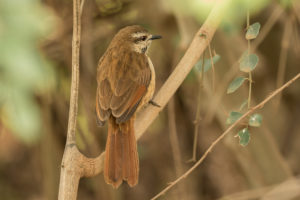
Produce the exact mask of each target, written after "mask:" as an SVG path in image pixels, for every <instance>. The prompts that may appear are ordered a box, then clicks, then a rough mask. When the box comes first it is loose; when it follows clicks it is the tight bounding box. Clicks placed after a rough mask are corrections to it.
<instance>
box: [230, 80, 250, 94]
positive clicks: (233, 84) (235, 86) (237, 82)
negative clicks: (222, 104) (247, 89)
mask: <svg viewBox="0 0 300 200" xmlns="http://www.w3.org/2000/svg"><path fill="white" fill-rule="evenodd" d="M245 79H246V78H245V77H241V76H240V77H237V78H235V79H234V80H233V81H232V82H231V83H230V84H229V86H228V88H227V94H230V93H233V92H235V91H236V90H237V89H239V87H241V85H242V84H243V83H244V81H245Z"/></svg>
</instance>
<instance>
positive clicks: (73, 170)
mask: <svg viewBox="0 0 300 200" xmlns="http://www.w3.org/2000/svg"><path fill="white" fill-rule="evenodd" d="M80 7H83V4H82V6H80V0H73V39H72V82H71V94H70V110H69V122H68V132H67V141H66V146H65V151H64V155H63V160H62V164H61V174H60V184H59V194H58V199H60V200H63V199H68V200H69V199H70V200H72V199H76V197H77V189H78V184H79V179H80V173H78V171H79V168H78V165H76V164H77V162H78V161H79V159H78V158H80V157H81V156H80V155H81V153H80V152H79V151H78V149H77V147H76V138H75V133H76V121H77V111H78V87H79V49H80V32H81V11H80Z"/></svg>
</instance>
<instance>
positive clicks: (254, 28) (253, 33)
mask: <svg viewBox="0 0 300 200" xmlns="http://www.w3.org/2000/svg"><path fill="white" fill-rule="evenodd" d="M259 29H260V23H258V22H256V23H254V24H252V25H250V26H249V28H248V30H247V32H246V39H247V40H252V39H255V38H256V37H257V35H258V33H259Z"/></svg>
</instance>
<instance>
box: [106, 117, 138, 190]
mask: <svg viewBox="0 0 300 200" xmlns="http://www.w3.org/2000/svg"><path fill="white" fill-rule="evenodd" d="M133 125H134V117H131V119H129V120H128V121H126V122H125V123H122V124H117V123H116V119H115V118H113V117H110V119H109V123H108V136H107V141H106V148H105V150H106V153H105V161H104V179H105V182H106V183H108V184H111V185H112V186H113V187H114V188H118V187H119V186H120V184H121V183H122V181H123V180H125V181H127V183H128V185H129V186H130V187H133V186H135V185H136V184H137V183H138V175H139V159H138V153H137V147H136V140H135V135H134V126H133Z"/></svg>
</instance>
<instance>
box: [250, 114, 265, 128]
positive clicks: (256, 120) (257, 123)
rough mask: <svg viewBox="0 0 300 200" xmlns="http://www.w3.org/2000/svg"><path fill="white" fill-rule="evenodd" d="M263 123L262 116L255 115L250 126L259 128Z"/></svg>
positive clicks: (251, 117)
mask: <svg viewBox="0 0 300 200" xmlns="http://www.w3.org/2000/svg"><path fill="white" fill-rule="evenodd" d="M261 122H262V116H261V115H260V114H253V115H251V116H250V118H249V122H248V123H249V126H254V127H259V126H260V125H261Z"/></svg>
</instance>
